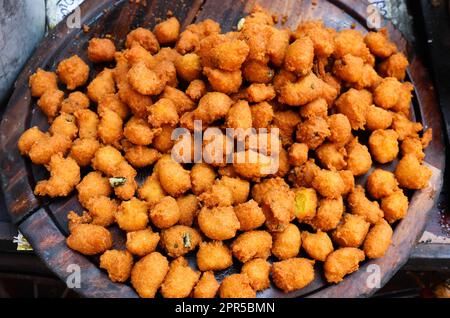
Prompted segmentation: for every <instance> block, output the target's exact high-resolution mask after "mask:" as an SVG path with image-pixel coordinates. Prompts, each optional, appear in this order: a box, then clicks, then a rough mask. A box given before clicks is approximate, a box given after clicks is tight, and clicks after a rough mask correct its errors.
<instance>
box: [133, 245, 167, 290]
mask: <svg viewBox="0 0 450 318" xmlns="http://www.w3.org/2000/svg"><path fill="white" fill-rule="evenodd" d="M168 271H169V262H168V261H167V258H166V257H164V256H163V255H161V254H160V253H158V252H153V253H151V254H148V255H146V256H144V257H143V258H141V259H140V260H139V261H138V262H136V264H134V266H133V269H132V271H131V284H132V285H133V287H134V289H135V290H136V292H137V293H138V294H139V296H140V297H143V298H154V297H155V295H156V292H157V291H158V289H159V287H160V286H161V284H162V282H163V281H164V277H166V274H167V272H168Z"/></svg>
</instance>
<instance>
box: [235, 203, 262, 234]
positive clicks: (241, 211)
mask: <svg viewBox="0 0 450 318" xmlns="http://www.w3.org/2000/svg"><path fill="white" fill-rule="evenodd" d="M234 213H235V214H236V216H237V218H238V220H239V223H240V228H239V229H240V230H241V231H250V230H254V229H257V228H258V227H260V226H262V225H263V224H264V222H265V221H266V217H265V215H264V212H263V210H262V209H261V208H260V207H259V205H258V203H257V202H256V201H254V200H250V201H248V202H245V203H241V204H238V205H237V206H235V208H234Z"/></svg>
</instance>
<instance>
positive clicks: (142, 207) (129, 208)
mask: <svg viewBox="0 0 450 318" xmlns="http://www.w3.org/2000/svg"><path fill="white" fill-rule="evenodd" d="M115 218H116V221H117V224H118V225H119V227H120V228H121V229H122V230H124V231H127V232H132V231H139V230H143V229H145V228H146V227H147V224H148V205H147V203H146V202H145V201H141V200H139V199H137V198H132V199H131V200H130V201H122V203H121V204H120V206H119V208H118V210H117V213H116V215H115Z"/></svg>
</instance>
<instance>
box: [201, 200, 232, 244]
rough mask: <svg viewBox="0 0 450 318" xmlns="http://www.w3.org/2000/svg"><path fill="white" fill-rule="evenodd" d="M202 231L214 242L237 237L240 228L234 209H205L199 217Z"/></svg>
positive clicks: (229, 207)
mask: <svg viewBox="0 0 450 318" xmlns="http://www.w3.org/2000/svg"><path fill="white" fill-rule="evenodd" d="M197 221H198V225H199V227H200V230H201V231H202V232H203V234H205V235H206V236H207V237H208V238H210V239H212V240H218V241H222V240H228V239H230V238H233V237H234V236H235V235H236V232H237V230H238V229H239V227H240V224H239V220H238V218H237V217H236V214H235V213H234V210H233V207H231V206H228V207H215V208H212V209H208V208H206V207H203V208H202V209H201V210H200V212H199V214H198V217H197Z"/></svg>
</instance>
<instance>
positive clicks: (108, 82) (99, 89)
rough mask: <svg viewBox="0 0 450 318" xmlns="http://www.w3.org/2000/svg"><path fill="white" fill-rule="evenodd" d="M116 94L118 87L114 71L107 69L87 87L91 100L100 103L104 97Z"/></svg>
mask: <svg viewBox="0 0 450 318" xmlns="http://www.w3.org/2000/svg"><path fill="white" fill-rule="evenodd" d="M115 93H116V86H115V83H114V77H113V72H112V70H110V69H108V68H105V70H103V71H102V72H101V73H100V74H98V75H97V76H96V77H95V78H94V79H93V80H92V82H91V83H90V84H89V85H88V87H87V95H88V96H89V98H90V99H91V100H92V101H94V102H95V103H98V102H99V101H100V100H101V99H102V98H103V97H105V96H107V95H109V94H115Z"/></svg>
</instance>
